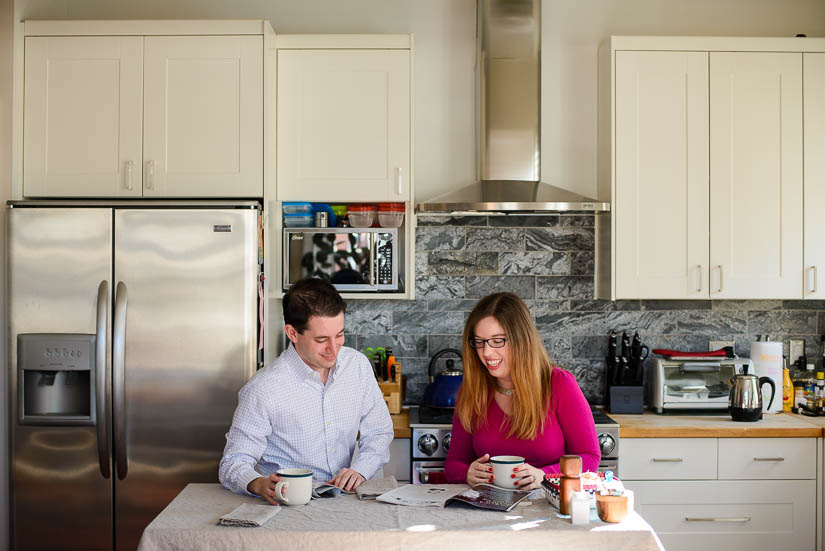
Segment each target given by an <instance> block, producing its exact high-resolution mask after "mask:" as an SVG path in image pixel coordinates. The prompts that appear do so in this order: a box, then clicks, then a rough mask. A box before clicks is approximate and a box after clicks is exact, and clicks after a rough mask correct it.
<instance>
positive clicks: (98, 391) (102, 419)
mask: <svg viewBox="0 0 825 551" xmlns="http://www.w3.org/2000/svg"><path fill="white" fill-rule="evenodd" d="M108 326H109V282H108V281H106V280H105V279H104V280H103V281H101V282H100V285H99V286H98V288H97V329H96V332H95V333H96V334H95V416H96V420H95V424H96V428H97V456H98V460H99V462H100V474H102V475H103V478H109V476H110V475H111V471H110V468H109V427H108V426H107V423H106V409H107V408H106V371H107V367H108V366H107V365H106V336H107V334H106V328H107V327H108Z"/></svg>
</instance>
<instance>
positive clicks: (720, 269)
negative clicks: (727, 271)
mask: <svg viewBox="0 0 825 551" xmlns="http://www.w3.org/2000/svg"><path fill="white" fill-rule="evenodd" d="M717 268H719V290H718V291H717V293H721V292H722V265H721V264H719V265H718V266H717Z"/></svg>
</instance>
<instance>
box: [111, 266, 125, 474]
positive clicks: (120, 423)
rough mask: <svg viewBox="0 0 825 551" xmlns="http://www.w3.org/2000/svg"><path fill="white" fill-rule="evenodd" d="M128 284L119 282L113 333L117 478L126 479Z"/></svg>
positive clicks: (113, 410) (113, 404)
mask: <svg viewBox="0 0 825 551" xmlns="http://www.w3.org/2000/svg"><path fill="white" fill-rule="evenodd" d="M127 303H128V296H127V292H126V284H125V283H123V282H122V281H119V282H118V284H117V291H116V292H115V321H114V330H113V331H112V419H113V421H114V425H115V427H114V428H115V430H114V433H115V465H116V467H117V477H118V478H119V479H120V480H123V479H124V478H126V472H127V470H128V468H129V463H128V461H127V458H128V456H127V455H126V426H125V425H126V419H125V410H124V407H123V404H124V401H125V400H124V398H125V394H126V391H125V388H124V364H125V360H126V358H125V352H126V342H125V341H126V304H127Z"/></svg>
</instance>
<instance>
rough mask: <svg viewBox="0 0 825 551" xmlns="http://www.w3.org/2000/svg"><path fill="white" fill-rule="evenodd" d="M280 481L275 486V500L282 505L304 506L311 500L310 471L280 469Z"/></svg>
mask: <svg viewBox="0 0 825 551" xmlns="http://www.w3.org/2000/svg"><path fill="white" fill-rule="evenodd" d="M277 474H278V476H280V477H281V481H280V482H278V483H277V484H275V499H277V500H278V501H280V502H281V503H283V504H284V505H306V504H307V503H309V500H310V499H312V471H310V470H309V469H281V470H280V471H278V473H277Z"/></svg>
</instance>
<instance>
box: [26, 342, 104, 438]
mask: <svg viewBox="0 0 825 551" xmlns="http://www.w3.org/2000/svg"><path fill="white" fill-rule="evenodd" d="M17 381H18V383H17V387H18V389H17V392H18V395H17V404H18V421H19V422H20V424H21V425H94V424H95V335H81V334H66V333H63V334H57V333H31V334H25V335H18V336H17Z"/></svg>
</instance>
